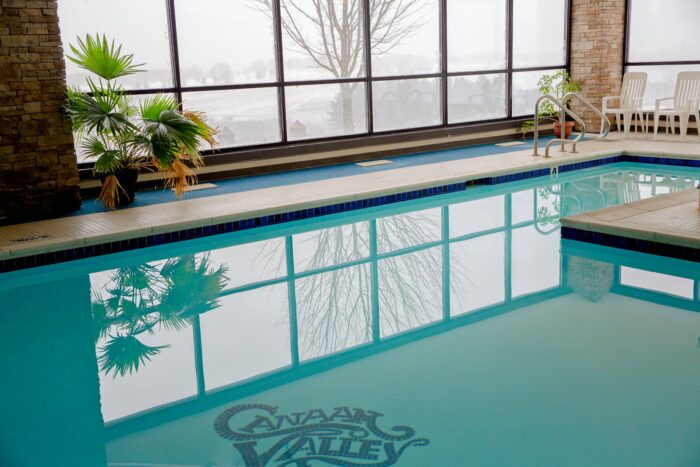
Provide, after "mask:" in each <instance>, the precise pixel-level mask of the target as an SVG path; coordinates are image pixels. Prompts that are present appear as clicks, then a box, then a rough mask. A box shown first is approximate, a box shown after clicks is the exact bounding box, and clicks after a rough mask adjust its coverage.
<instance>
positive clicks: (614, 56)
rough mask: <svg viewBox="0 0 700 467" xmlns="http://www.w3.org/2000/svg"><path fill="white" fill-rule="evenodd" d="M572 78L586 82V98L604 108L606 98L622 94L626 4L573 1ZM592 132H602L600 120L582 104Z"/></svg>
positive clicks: (620, 1) (621, 0) (606, 0)
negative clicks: (603, 102)
mask: <svg viewBox="0 0 700 467" xmlns="http://www.w3.org/2000/svg"><path fill="white" fill-rule="evenodd" d="M571 3H572V9H571V52H570V53H571V76H572V78H573V79H575V80H579V81H582V82H583V95H584V96H585V97H587V98H588V99H589V100H590V101H591V103H592V104H593V105H595V106H596V107H598V108H600V107H601V105H602V103H601V100H602V98H603V96H611V95H618V94H619V93H620V86H621V85H622V65H623V60H624V51H623V45H624V37H625V1H624V0H572V2H571ZM572 107H573V110H574V112H576V113H577V114H578V115H581V117H583V119H584V121H585V122H586V125H587V130H588V131H600V118H599V117H597V116H596V115H595V113H593V112H592V111H590V110H588V109H587V108H586V107H583V106H581V105H579V104H576V103H574V104H573V105H572Z"/></svg>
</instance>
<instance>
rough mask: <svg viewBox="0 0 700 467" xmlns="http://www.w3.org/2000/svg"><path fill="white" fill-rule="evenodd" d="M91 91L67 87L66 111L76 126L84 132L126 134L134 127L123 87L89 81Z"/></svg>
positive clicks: (74, 126)
mask: <svg viewBox="0 0 700 467" xmlns="http://www.w3.org/2000/svg"><path fill="white" fill-rule="evenodd" d="M88 86H89V88H90V92H89V93H86V92H82V91H80V90H77V89H69V90H68V99H67V103H66V111H67V112H68V115H69V116H70V118H71V121H72V122H73V128H74V129H75V130H77V131H80V132H83V133H85V134H89V133H95V134H98V135H99V134H105V133H106V134H117V135H119V134H126V133H129V132H132V131H134V130H135V127H134V125H133V123H131V122H130V121H129V110H128V109H129V106H128V102H127V97H126V94H125V93H124V90H123V89H121V88H118V87H116V88H115V87H104V86H101V85H99V84H96V83H95V82H93V81H92V80H88Z"/></svg>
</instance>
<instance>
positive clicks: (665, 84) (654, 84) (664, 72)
mask: <svg viewBox="0 0 700 467" xmlns="http://www.w3.org/2000/svg"><path fill="white" fill-rule="evenodd" d="M627 71H645V72H647V88H646V93H645V94H644V105H654V103H655V100H656V99H659V98H662V97H671V96H673V94H674V92H675V90H676V77H677V76H678V73H679V72H681V71H700V65H656V66H630V67H627ZM663 104H664V105H668V104H670V102H664V103H663ZM662 122H663V120H662Z"/></svg>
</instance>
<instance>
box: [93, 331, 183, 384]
mask: <svg viewBox="0 0 700 467" xmlns="http://www.w3.org/2000/svg"><path fill="white" fill-rule="evenodd" d="M167 347H169V346H168V345H159V346H149V345H146V344H144V343H143V342H141V341H140V340H138V339H137V338H136V337H134V336H131V335H125V336H122V335H118V336H114V337H112V338H111V339H110V340H109V341H108V342H107V343H106V344H105V346H104V347H101V348H100V349H99V350H100V352H101V354H100V356H99V358H98V360H97V361H98V363H99V365H100V369H101V370H102V371H103V372H104V374H106V375H109V374H110V373H113V375H112V376H113V378H116V377H117V376H124V375H126V374H127V373H129V374H131V373H132V372H134V371H138V369H139V367H140V366H141V365H143V364H144V363H146V362H147V361H150V360H151V358H152V357H154V356H155V355H158V354H159V353H160V351H161V350H162V349H165V348H167Z"/></svg>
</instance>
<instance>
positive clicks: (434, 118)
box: [372, 78, 442, 131]
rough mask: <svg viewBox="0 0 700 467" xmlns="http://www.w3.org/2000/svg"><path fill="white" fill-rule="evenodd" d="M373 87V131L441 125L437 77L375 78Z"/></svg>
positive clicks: (438, 81)
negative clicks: (385, 79) (388, 79)
mask: <svg viewBox="0 0 700 467" xmlns="http://www.w3.org/2000/svg"><path fill="white" fill-rule="evenodd" d="M372 86H373V91H372V93H373V96H374V129H375V130H376V131H389V130H398V129H401V128H418V127H426V126H435V125H439V124H440V122H441V119H442V117H441V115H440V80H439V79H437V78H424V79H404V80H398V81H377V82H375V83H374V84H373V85H372Z"/></svg>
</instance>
